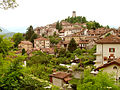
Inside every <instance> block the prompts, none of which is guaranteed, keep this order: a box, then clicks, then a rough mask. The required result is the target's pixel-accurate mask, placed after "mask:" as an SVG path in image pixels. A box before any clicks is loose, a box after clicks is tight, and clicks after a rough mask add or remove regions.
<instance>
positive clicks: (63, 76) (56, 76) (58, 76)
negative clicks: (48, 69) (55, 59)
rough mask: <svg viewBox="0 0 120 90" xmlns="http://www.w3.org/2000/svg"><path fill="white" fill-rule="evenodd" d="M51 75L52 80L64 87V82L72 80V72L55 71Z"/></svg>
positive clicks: (54, 83) (53, 82) (56, 84)
mask: <svg viewBox="0 0 120 90" xmlns="http://www.w3.org/2000/svg"><path fill="white" fill-rule="evenodd" d="M49 76H50V82H51V83H52V84H53V85H55V86H58V87H64V84H68V81H70V80H71V78H70V76H71V74H70V73H66V72H54V73H53V74H51V75H49Z"/></svg>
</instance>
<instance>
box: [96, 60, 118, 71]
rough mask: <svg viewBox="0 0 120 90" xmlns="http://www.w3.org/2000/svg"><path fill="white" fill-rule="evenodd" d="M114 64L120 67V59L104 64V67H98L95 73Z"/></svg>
mask: <svg viewBox="0 0 120 90" xmlns="http://www.w3.org/2000/svg"><path fill="white" fill-rule="evenodd" d="M112 64H117V65H119V66H120V58H119V59H115V60H113V61H111V62H108V63H106V64H103V65H101V66H99V67H97V68H96V69H95V71H96V70H99V69H101V68H104V67H107V66H109V65H112Z"/></svg>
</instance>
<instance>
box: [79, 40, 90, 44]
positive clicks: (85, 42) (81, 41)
mask: <svg viewBox="0 0 120 90" xmlns="http://www.w3.org/2000/svg"><path fill="white" fill-rule="evenodd" d="M88 43H89V41H88V40H80V41H79V44H88Z"/></svg>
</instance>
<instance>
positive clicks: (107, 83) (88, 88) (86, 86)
mask: <svg viewBox="0 0 120 90" xmlns="http://www.w3.org/2000/svg"><path fill="white" fill-rule="evenodd" d="M70 83H71V84H76V85H77V90H108V88H110V87H111V88H112V90H119V88H120V87H119V86H117V85H115V79H114V78H113V74H108V73H103V72H102V71H100V72H99V73H98V74H97V75H96V76H93V75H92V74H90V70H85V71H84V78H82V79H73V80H72V81H70Z"/></svg>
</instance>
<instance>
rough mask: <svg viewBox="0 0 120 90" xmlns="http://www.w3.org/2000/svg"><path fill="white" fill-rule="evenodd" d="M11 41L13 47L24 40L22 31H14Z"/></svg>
mask: <svg viewBox="0 0 120 90" xmlns="http://www.w3.org/2000/svg"><path fill="white" fill-rule="evenodd" d="M12 39H13V41H14V43H15V44H14V47H18V44H19V43H20V42H21V41H22V40H24V37H23V34H22V33H15V34H14V35H13V37H12Z"/></svg>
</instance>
